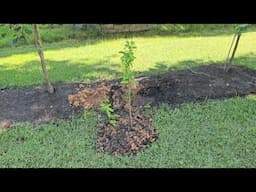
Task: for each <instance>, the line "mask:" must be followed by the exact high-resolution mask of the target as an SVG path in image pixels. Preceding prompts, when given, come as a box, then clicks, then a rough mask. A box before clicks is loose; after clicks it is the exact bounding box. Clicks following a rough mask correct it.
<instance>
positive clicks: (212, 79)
mask: <svg viewBox="0 0 256 192" xmlns="http://www.w3.org/2000/svg"><path fill="white" fill-rule="evenodd" d="M140 85H141V86H142V87H143V88H141V90H140V91H139V92H138V96H137V99H136V100H135V103H138V105H140V104H142V103H143V102H145V101H146V102H149V103H151V104H152V105H157V104H159V103H168V104H173V105H177V104H181V103H185V102H200V101H205V100H207V99H222V98H229V97H235V96H244V95H248V94H250V93H256V71H255V70H252V69H248V68H245V67H241V66H233V67H231V68H230V70H229V71H228V72H227V73H225V72H224V71H223V66H222V65H217V64H213V65H207V66H199V67H196V68H193V69H192V70H182V71H175V72H171V73H167V74H164V75H162V76H155V77H153V76H151V77H147V78H144V79H142V80H141V81H140ZM142 100H143V101H142Z"/></svg>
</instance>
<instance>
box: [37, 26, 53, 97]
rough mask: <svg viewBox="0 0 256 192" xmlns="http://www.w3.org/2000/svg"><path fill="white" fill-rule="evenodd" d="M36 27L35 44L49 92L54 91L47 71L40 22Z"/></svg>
mask: <svg viewBox="0 0 256 192" xmlns="http://www.w3.org/2000/svg"><path fill="white" fill-rule="evenodd" d="M34 29H35V46H36V49H37V52H38V54H39V56H40V60H41V66H42V70H43V73H44V82H45V85H46V88H47V91H48V92H49V93H53V92H54V88H53V86H52V85H51V83H50V81H49V77H48V72H47V69H46V64H45V60H44V52H43V48H42V42H41V37H40V32H39V26H38V24H34Z"/></svg>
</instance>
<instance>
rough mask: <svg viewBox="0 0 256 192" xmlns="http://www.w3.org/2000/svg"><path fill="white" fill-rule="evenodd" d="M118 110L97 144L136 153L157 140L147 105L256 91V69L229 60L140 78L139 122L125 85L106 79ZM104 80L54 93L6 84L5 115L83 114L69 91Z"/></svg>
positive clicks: (1, 103)
mask: <svg viewBox="0 0 256 192" xmlns="http://www.w3.org/2000/svg"><path fill="white" fill-rule="evenodd" d="M104 83H105V86H106V87H108V90H109V91H108V93H107V95H108V97H109V98H110V100H111V106H112V108H113V109H114V113H116V114H118V115H119V118H118V120H117V125H116V126H115V127H114V126H110V125H109V124H108V122H107V121H103V122H101V123H100V124H98V126H97V141H96V143H97V144H96V146H97V150H98V151H101V152H107V153H111V154H115V155H119V154H127V155H130V154H136V153H137V152H138V151H140V150H141V149H143V148H144V147H145V146H146V145H147V144H148V143H151V142H153V141H155V140H156V138H157V133H156V130H155V128H154V127H153V123H152V118H151V117H150V116H149V115H146V114H145V113H144V111H145V106H147V107H152V106H157V105H159V104H161V103H167V104H171V105H174V106H178V105H180V104H182V103H186V102H206V101H207V100H208V99H224V98H230V97H235V96H245V95H248V94H251V93H256V71H255V70H252V69H249V68H245V67H241V66H232V67H231V68H230V70H229V72H228V73H225V72H224V71H223V65H217V64H212V65H207V66H199V67H196V68H192V69H186V70H181V71H173V72H169V73H166V74H163V75H159V76H147V77H141V78H138V88H137V90H136V95H135V96H134V97H133V100H132V114H133V115H132V117H133V126H132V127H130V126H129V115H128V112H127V110H126V109H125V102H124V100H125V98H124V94H123V88H122V86H121V85H120V83H119V81H118V80H114V81H105V82H104ZM99 84H102V82H96V83H92V84H84V83H71V84H64V83H62V84H55V85H54V87H55V89H56V90H55V93H54V94H48V93H47V92H46V91H45V89H44V88H42V87H33V88H17V89H14V88H11V89H6V88H3V89H0V109H1V110H0V121H1V119H8V120H10V121H11V122H12V123H15V122H24V121H28V122H32V123H34V124H39V123H46V122H51V121H54V120H55V119H68V118H69V117H70V115H71V114H76V115H79V114H81V113H82V111H83V109H82V108H81V107H74V106H71V105H70V103H69V101H68V96H69V95H73V94H76V93H77V92H78V91H82V90H87V88H94V89H95V88H97V87H98V86H99Z"/></svg>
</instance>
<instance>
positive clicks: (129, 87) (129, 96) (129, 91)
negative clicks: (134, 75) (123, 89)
mask: <svg viewBox="0 0 256 192" xmlns="http://www.w3.org/2000/svg"><path fill="white" fill-rule="evenodd" d="M128 102H129V119H130V128H131V129H132V102H131V80H129V83H128Z"/></svg>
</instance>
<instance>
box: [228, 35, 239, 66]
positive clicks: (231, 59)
mask: <svg viewBox="0 0 256 192" xmlns="http://www.w3.org/2000/svg"><path fill="white" fill-rule="evenodd" d="M240 37H241V34H238V35H237V38H236V43H235V47H234V50H233V53H232V55H231V58H230V60H229V64H230V65H231V64H232V63H233V60H234V57H235V53H236V50H237V46H238V43H239V40H240Z"/></svg>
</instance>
